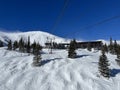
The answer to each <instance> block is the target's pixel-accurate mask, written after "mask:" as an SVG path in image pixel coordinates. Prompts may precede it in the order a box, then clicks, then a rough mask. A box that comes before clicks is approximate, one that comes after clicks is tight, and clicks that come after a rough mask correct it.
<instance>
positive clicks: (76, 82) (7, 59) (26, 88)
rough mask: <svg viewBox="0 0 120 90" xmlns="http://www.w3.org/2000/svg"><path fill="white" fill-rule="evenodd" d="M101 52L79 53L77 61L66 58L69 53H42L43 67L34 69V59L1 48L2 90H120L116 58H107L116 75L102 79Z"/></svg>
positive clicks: (62, 51)
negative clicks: (100, 69) (99, 70)
mask: <svg viewBox="0 0 120 90" xmlns="http://www.w3.org/2000/svg"><path fill="white" fill-rule="evenodd" d="M100 54H101V53H100V51H94V50H92V52H89V51H87V50H85V49H79V50H77V55H78V58H76V59H69V58H67V51H66V50H54V51H53V54H49V53H48V50H47V49H44V50H43V54H42V64H43V65H42V66H41V67H33V66H32V62H33V60H32V59H33V55H29V56H28V54H26V53H19V52H15V51H8V50H6V48H0V90H120V67H119V66H118V65H117V64H116V62H115V58H116V56H115V55H111V54H107V56H108V59H109V63H110V68H111V71H112V72H113V75H112V77H111V78H110V79H106V78H103V77H99V72H98V60H99V55H100Z"/></svg>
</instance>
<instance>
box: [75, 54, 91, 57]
mask: <svg viewBox="0 0 120 90" xmlns="http://www.w3.org/2000/svg"><path fill="white" fill-rule="evenodd" d="M87 56H90V55H87V54H84V55H77V56H76V58H82V57H87Z"/></svg>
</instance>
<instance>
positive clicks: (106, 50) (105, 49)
mask: <svg viewBox="0 0 120 90" xmlns="http://www.w3.org/2000/svg"><path fill="white" fill-rule="evenodd" d="M102 48H104V51H105V52H106V53H108V46H107V45H106V43H105V45H103V47H102Z"/></svg>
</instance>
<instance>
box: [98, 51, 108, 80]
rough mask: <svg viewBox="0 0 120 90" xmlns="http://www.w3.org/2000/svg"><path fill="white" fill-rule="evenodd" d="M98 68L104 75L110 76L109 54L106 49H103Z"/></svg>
mask: <svg viewBox="0 0 120 90" xmlns="http://www.w3.org/2000/svg"><path fill="white" fill-rule="evenodd" d="M98 65H99V66H98V69H99V72H100V74H101V75H102V76H103V77H106V78H110V69H109V67H108V66H109V63H108V60H107V56H106V55H105V51H104V50H102V55H101V56H100V58H99V63H98Z"/></svg>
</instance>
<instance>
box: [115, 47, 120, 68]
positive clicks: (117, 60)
mask: <svg viewBox="0 0 120 90" xmlns="http://www.w3.org/2000/svg"><path fill="white" fill-rule="evenodd" d="M115 61H116V62H117V64H118V65H119V66H120V46H119V45H118V48H117V59H115Z"/></svg>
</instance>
